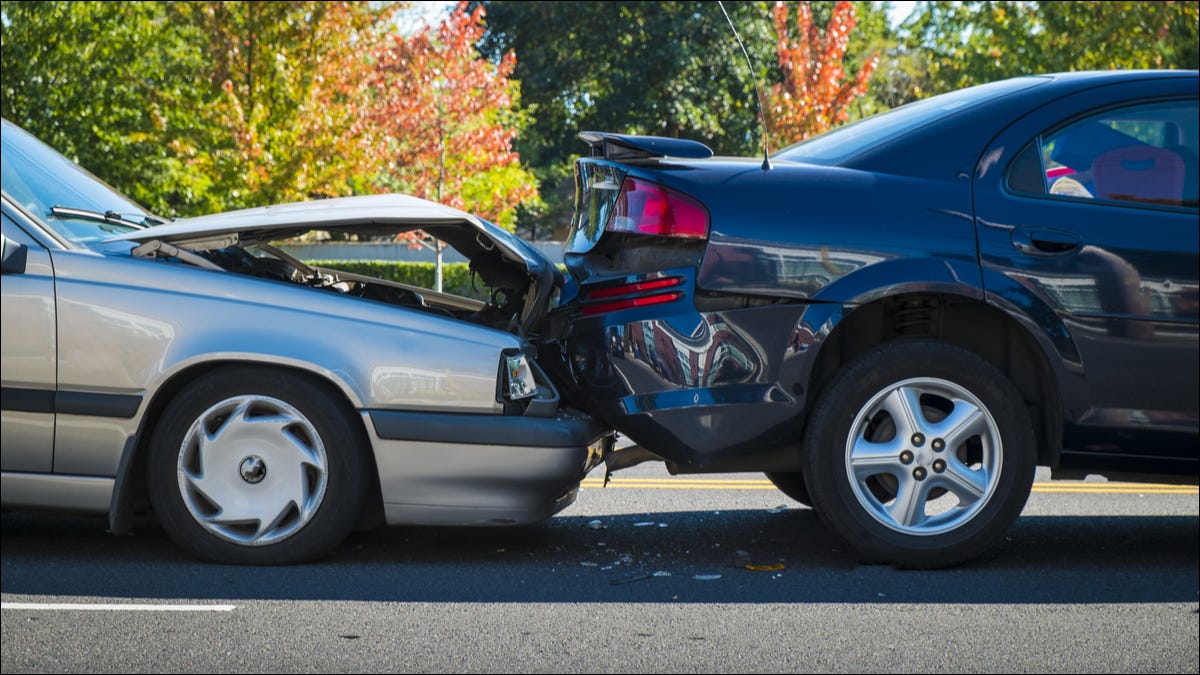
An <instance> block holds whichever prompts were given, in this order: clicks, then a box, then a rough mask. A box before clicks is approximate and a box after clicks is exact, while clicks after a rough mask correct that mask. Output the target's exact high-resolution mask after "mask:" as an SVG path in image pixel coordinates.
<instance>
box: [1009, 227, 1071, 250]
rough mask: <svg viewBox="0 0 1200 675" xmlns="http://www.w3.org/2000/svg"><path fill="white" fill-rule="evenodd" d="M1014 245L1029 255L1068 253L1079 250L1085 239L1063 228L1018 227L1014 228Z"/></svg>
mask: <svg viewBox="0 0 1200 675" xmlns="http://www.w3.org/2000/svg"><path fill="white" fill-rule="evenodd" d="M1012 245H1013V246H1014V247H1015V248H1016V249H1017V250H1018V251H1020V252H1022V253H1028V254H1029V255H1037V256H1048V255H1066V254H1068V253H1074V252H1075V251H1078V250H1079V248H1080V247H1081V246H1083V239H1082V238H1081V237H1080V236H1079V235H1077V234H1073V233H1071V232H1063V231H1061V230H1048V229H1045V228H1034V227H1018V228H1017V229H1015V230H1013V233H1012Z"/></svg>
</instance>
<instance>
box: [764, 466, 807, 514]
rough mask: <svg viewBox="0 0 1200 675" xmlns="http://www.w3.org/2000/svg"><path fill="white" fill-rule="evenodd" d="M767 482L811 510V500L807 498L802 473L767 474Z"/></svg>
mask: <svg viewBox="0 0 1200 675" xmlns="http://www.w3.org/2000/svg"><path fill="white" fill-rule="evenodd" d="M767 480H769V481H771V482H772V483H773V484H774V485H775V487H777V488H779V491H780V492H782V493H783V494H785V495H787V496H789V497H791V498H792V499H795V500H796V501H798V502H800V503H801V504H803V505H805V506H807V507H809V508H812V498H811V497H809V496H808V486H807V485H805V484H804V474H803V473H802V472H800V471H788V472H784V473H770V472H768V473H767Z"/></svg>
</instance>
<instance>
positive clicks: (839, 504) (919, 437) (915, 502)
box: [803, 340, 1037, 568]
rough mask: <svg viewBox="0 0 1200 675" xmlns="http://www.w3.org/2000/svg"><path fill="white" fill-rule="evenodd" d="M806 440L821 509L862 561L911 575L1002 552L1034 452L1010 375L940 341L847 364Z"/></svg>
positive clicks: (896, 345)
mask: <svg viewBox="0 0 1200 675" xmlns="http://www.w3.org/2000/svg"><path fill="white" fill-rule="evenodd" d="M804 438H805V442H804V462H803V464H804V477H805V485H806V487H807V488H808V491H809V495H810V496H811V497H812V500H813V508H815V509H816V511H817V513H818V514H820V516H821V518H822V519H823V520H824V521H825V523H826V524H827V525H829V527H830V529H832V530H833V531H834V532H835V533H836V534H838V535H839V536H841V537H842V538H843V539H845V540H846V541H847V542H848V543H850V544H851V545H852V546H854V548H855V549H857V550H858V552H859V555H860V556H861V557H862V558H863V559H864V560H867V561H870V562H891V563H893V564H896V565H898V566H902V567H923V568H929V567H947V566H950V565H956V564H958V563H961V562H963V561H965V560H969V559H970V558H972V557H974V556H976V555H979V554H980V553H982V552H983V551H984V550H986V549H987V548H989V547H990V546H992V545H993V544H995V543H996V542H997V541H998V540H999V539H1000V538H1001V537H1002V536H1003V534H1004V531H1005V530H1006V529H1007V528H1008V526H1009V525H1011V524H1012V522H1013V521H1014V520H1016V518H1017V516H1018V515H1020V513H1021V509H1022V508H1024V506H1025V501H1026V499H1027V498H1028V497H1029V492H1030V488H1031V487H1032V484H1033V474H1034V469H1035V465H1036V456H1037V453H1036V439H1035V437H1034V434H1033V425H1032V424H1031V422H1030V419H1029V413H1028V411H1027V410H1026V407H1025V402H1024V401H1023V400H1022V398H1021V396H1020V394H1019V393H1018V392H1017V390H1016V388H1015V387H1014V386H1013V385H1012V383H1011V382H1009V380H1008V378H1006V377H1005V375H1004V373H1002V372H1000V371H999V370H998V369H997V368H996V367H995V366H993V365H992V364H991V363H989V362H988V361H987V360H985V359H983V358H981V357H980V356H979V355H977V354H974V353H972V352H970V351H967V350H966V349H963V348H961V347H958V346H955V345H950V344H946V343H943V342H938V341H934V340H904V341H897V342H891V343H885V344H882V345H879V346H877V347H875V348H874V349H871V350H869V351H867V352H866V353H864V354H862V355H861V356H859V357H858V358H856V359H855V360H853V361H852V362H850V363H849V364H847V365H846V366H845V367H843V368H842V369H841V370H840V371H839V372H838V373H837V374H836V375H835V376H834V378H833V380H832V382H831V383H830V384H829V386H827V387H826V388H825V390H824V391H823V392H822V393H821V395H820V397H819V399H818V400H817V401H816V405H815V407H814V409H813V412H812V414H811V416H810V417H809V418H808V420H807V422H806V428H805V436H804Z"/></svg>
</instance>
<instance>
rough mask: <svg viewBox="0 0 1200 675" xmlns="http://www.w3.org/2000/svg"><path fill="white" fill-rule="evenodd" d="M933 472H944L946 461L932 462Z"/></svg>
mask: <svg viewBox="0 0 1200 675" xmlns="http://www.w3.org/2000/svg"><path fill="white" fill-rule="evenodd" d="M933 470H934V471H936V472H937V473H941V472H943V471H945V470H946V461H945V460H942V459H935V460H933Z"/></svg>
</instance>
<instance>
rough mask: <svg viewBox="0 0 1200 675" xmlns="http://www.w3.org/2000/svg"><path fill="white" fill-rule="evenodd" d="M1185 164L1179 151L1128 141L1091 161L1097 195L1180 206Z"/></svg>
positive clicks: (1105, 197) (1185, 171) (1106, 197)
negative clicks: (1130, 143) (1127, 143)
mask: <svg viewBox="0 0 1200 675" xmlns="http://www.w3.org/2000/svg"><path fill="white" fill-rule="evenodd" d="M1186 173H1187V168H1186V166H1185V164H1184V161H1183V158H1182V157H1180V156H1179V154H1178V153H1176V152H1173V151H1171V150H1167V149H1166V148H1159V147H1155V146H1153V145H1146V144H1137V145H1127V146H1124V147H1121V148H1116V149H1113V150H1109V151H1107V152H1104V153H1102V154H1100V155H1099V156H1097V157H1096V159H1095V160H1093V161H1092V181H1093V184H1094V186H1095V189H1096V196H1097V197H1099V198H1100V199H1113V200H1119V201H1132V202H1140V203H1151V204H1168V205H1172V206H1180V205H1182V203H1183V187H1184V182H1185V179H1186Z"/></svg>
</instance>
